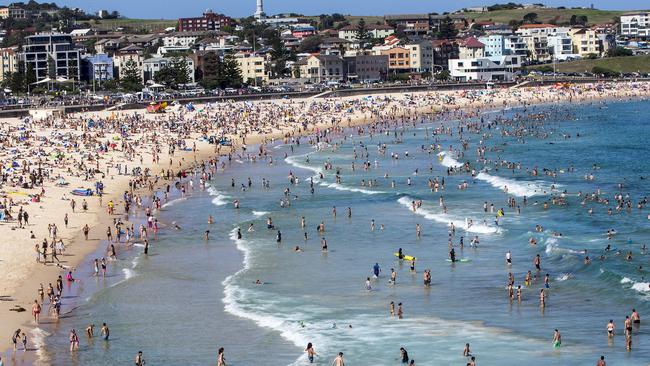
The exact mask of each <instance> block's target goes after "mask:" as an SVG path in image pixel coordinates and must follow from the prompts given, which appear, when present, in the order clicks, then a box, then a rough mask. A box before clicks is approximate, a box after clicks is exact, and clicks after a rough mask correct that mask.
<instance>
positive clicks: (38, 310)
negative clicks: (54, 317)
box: [32, 300, 41, 324]
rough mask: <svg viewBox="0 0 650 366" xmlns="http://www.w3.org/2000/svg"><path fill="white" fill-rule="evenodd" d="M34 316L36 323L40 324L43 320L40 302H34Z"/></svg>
mask: <svg viewBox="0 0 650 366" xmlns="http://www.w3.org/2000/svg"><path fill="white" fill-rule="evenodd" d="M32 316H34V323H36V324H38V322H39V321H40V320H41V305H40V304H39V303H38V300H34V305H32Z"/></svg>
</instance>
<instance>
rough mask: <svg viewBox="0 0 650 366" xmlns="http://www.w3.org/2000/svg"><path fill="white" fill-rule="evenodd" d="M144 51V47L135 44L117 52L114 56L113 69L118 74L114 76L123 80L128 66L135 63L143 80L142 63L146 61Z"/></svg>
mask: <svg viewBox="0 0 650 366" xmlns="http://www.w3.org/2000/svg"><path fill="white" fill-rule="evenodd" d="M142 51H143V50H142V47H139V46H136V45H133V44H132V45H128V46H126V47H123V48H120V49H119V50H117V52H115V55H113V67H114V68H115V70H117V72H116V73H115V72H114V73H113V75H117V77H118V78H120V79H121V78H123V77H124V71H125V66H126V64H127V63H129V62H130V61H133V63H134V64H135V66H136V67H137V69H138V71H139V75H140V78H142V74H143V73H144V71H143V69H142V67H143V65H142V63H143V61H144V58H143V57H142Z"/></svg>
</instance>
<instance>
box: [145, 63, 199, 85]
mask: <svg viewBox="0 0 650 366" xmlns="http://www.w3.org/2000/svg"><path fill="white" fill-rule="evenodd" d="M185 60H186V61H187V76H189V80H190V81H189V83H188V84H193V83H194V61H193V60H192V59H191V58H189V57H186V58H185ZM171 61H172V59H171V58H167V57H152V58H148V59H146V60H144V61H143V62H142V71H143V74H144V77H143V80H144V82H145V83H146V82H147V81H150V80H154V78H155V77H156V73H157V72H158V71H160V69H162V68H163V67H165V66H167V65H169V64H170V63H171Z"/></svg>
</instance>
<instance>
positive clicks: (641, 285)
mask: <svg viewBox="0 0 650 366" xmlns="http://www.w3.org/2000/svg"><path fill="white" fill-rule="evenodd" d="M621 284H623V285H630V284H631V286H630V288H631V289H632V290H634V291H636V292H640V293H642V294H650V282H636V281H634V280H631V279H630V278H628V277H623V279H621Z"/></svg>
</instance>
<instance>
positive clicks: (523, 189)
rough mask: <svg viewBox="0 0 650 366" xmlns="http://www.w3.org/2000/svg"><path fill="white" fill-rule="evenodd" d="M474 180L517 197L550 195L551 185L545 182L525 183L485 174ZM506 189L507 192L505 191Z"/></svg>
mask: <svg viewBox="0 0 650 366" xmlns="http://www.w3.org/2000/svg"><path fill="white" fill-rule="evenodd" d="M476 179H478V180H482V181H484V182H487V183H489V184H490V185H491V186H492V187H494V188H497V189H500V190H502V191H504V192H507V193H508V194H512V195H514V196H518V197H523V196H526V197H532V196H543V195H546V194H549V193H551V185H550V184H548V183H545V182H541V181H537V182H526V181H517V180H513V179H507V178H502V177H496V176H494V175H490V174H487V173H479V174H478V175H477V176H476ZM506 189H507V190H506Z"/></svg>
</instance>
